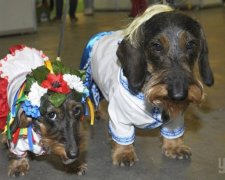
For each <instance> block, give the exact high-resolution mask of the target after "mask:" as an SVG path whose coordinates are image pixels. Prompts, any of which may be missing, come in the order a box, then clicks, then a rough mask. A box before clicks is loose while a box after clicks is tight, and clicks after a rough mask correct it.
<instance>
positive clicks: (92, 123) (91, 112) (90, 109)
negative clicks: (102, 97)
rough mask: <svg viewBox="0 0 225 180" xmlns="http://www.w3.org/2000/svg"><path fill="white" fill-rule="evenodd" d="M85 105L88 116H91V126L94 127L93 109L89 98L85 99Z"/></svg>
mask: <svg viewBox="0 0 225 180" xmlns="http://www.w3.org/2000/svg"><path fill="white" fill-rule="evenodd" d="M87 104H88V107H89V111H90V116H91V125H94V121H95V110H94V109H95V108H94V105H93V104H92V102H91V100H90V98H87Z"/></svg>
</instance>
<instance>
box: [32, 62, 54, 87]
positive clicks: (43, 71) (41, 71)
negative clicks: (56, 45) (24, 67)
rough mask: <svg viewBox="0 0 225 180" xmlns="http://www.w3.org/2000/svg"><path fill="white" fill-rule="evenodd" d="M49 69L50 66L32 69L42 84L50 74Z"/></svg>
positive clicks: (34, 75) (35, 77)
mask: <svg viewBox="0 0 225 180" xmlns="http://www.w3.org/2000/svg"><path fill="white" fill-rule="evenodd" d="M49 72H50V71H49V70H48V68H46V67H45V66H40V67H37V68H36V69H35V70H33V71H32V75H33V77H34V79H35V80H36V81H37V82H38V83H39V84H41V83H42V81H44V80H45V79H46V77H47V75H48V74H49Z"/></svg>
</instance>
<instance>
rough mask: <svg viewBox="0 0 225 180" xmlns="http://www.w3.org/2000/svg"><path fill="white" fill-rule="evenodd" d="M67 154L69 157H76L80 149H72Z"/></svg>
mask: <svg viewBox="0 0 225 180" xmlns="http://www.w3.org/2000/svg"><path fill="white" fill-rule="evenodd" d="M66 154H67V157H68V158H69V159H76V158H77V157H78V154H79V152H78V150H70V151H68V152H67V153H66Z"/></svg>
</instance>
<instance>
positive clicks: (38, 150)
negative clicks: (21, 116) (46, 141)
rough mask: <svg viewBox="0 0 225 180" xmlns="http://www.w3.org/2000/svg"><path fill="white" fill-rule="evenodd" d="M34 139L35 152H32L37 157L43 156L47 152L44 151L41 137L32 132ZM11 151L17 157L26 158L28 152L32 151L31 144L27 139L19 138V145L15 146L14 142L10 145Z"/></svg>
mask: <svg viewBox="0 0 225 180" xmlns="http://www.w3.org/2000/svg"><path fill="white" fill-rule="evenodd" d="M32 134H33V138H34V141H35V143H33V150H32V152H33V153H34V154H35V155H36V156H39V155H43V154H45V153H46V151H45V150H44V149H43V147H42V145H41V142H40V140H41V136H40V135H39V134H37V133H36V132H35V131H34V130H32ZM9 150H10V152H11V153H13V154H15V155H17V156H18V157H24V156H26V154H27V151H30V148H29V142H28V139H27V137H25V138H19V139H18V141H17V143H16V144H14V143H13V142H11V143H10V147H9Z"/></svg>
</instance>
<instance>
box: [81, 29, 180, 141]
mask: <svg viewBox="0 0 225 180" xmlns="http://www.w3.org/2000/svg"><path fill="white" fill-rule="evenodd" d="M122 39H123V34H122V31H115V32H102V33H100V34H97V35H95V36H94V37H92V38H91V40H90V41H89V43H88V44H87V46H86V48H85V50H84V53H83V57H82V61H81V66H80V67H81V68H82V69H85V70H86V71H87V74H88V76H87V79H86V85H87V87H88V88H89V90H90V91H91V92H92V98H93V99H94V102H95V105H96V106H97V105H98V103H99V99H100V95H101V94H102V95H103V96H104V98H105V99H106V100H107V101H108V102H109V106H108V112H109V116H110V121H109V131H110V133H111V136H112V139H113V140H114V141H115V142H117V143H118V144H122V145H129V144H132V143H133V142H134V139H135V127H137V128H143V129H145V128H157V127H160V129H161V134H162V136H164V137H166V138H168V139H175V138H178V137H180V136H182V135H183V133H184V117H183V114H180V115H179V116H178V117H177V118H176V119H171V120H170V121H168V122H167V123H163V122H162V119H161V114H162V109H160V108H158V107H154V106H153V105H152V104H149V103H148V102H147V100H145V97H144V94H143V93H141V92H140V93H138V94H137V95H134V94H132V93H131V92H130V91H129V88H128V81H127V78H126V77H125V76H124V75H123V69H122V68H121V64H120V63H119V61H118V57H117V55H116V51H117V48H118V45H119V43H120V42H121V40H122Z"/></svg>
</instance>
